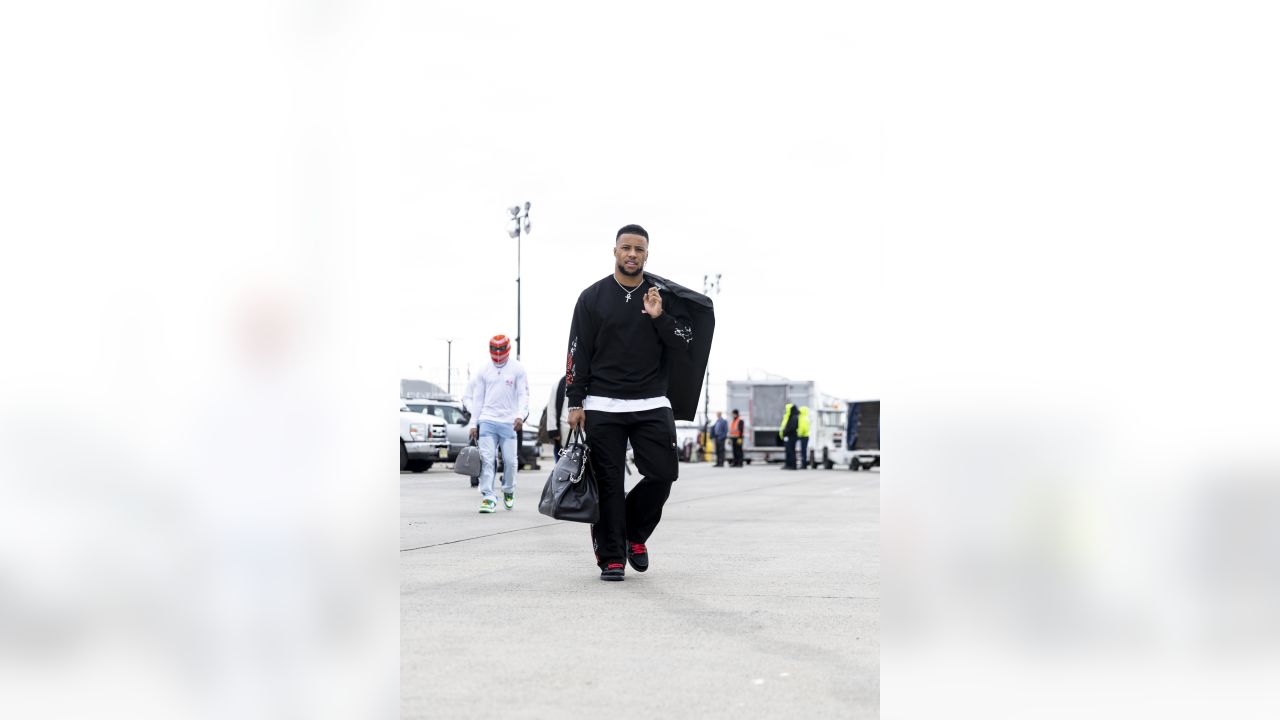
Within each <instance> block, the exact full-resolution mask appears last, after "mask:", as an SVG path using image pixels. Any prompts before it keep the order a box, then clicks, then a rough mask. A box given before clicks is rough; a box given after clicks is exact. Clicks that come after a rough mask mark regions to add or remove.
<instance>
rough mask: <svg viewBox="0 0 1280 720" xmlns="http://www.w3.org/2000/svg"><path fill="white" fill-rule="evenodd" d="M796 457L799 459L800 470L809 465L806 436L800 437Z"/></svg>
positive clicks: (807, 439)
mask: <svg viewBox="0 0 1280 720" xmlns="http://www.w3.org/2000/svg"><path fill="white" fill-rule="evenodd" d="M798 459H799V460H800V469H801V470H803V469H805V468H807V467H809V438H807V437H804V436H801V437H800V456H799V458H798Z"/></svg>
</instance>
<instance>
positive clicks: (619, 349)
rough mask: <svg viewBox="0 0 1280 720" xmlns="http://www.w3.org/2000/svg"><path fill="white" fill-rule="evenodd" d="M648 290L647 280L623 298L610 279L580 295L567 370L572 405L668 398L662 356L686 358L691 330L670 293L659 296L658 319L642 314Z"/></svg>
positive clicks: (611, 278) (677, 301) (566, 388)
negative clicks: (594, 399) (590, 397)
mask: <svg viewBox="0 0 1280 720" xmlns="http://www.w3.org/2000/svg"><path fill="white" fill-rule="evenodd" d="M652 286H653V284H652V283H651V282H650V281H649V279H648V278H647V277H646V278H645V281H644V283H643V284H641V285H640V287H637V288H636V289H635V290H632V291H631V299H630V300H627V299H626V296H627V291H626V290H623V289H622V288H621V287H619V285H618V282H617V280H615V279H614V277H613V275H609V276H607V277H605V278H603V279H601V280H600V281H599V282H597V283H594V284H593V285H591V286H590V287H588V288H587V289H586V290H583V291H582V294H580V295H579V296H578V303H577V305H575V306H574V308H573V323H572V325H570V327H569V357H568V359H567V361H566V366H565V395H566V396H567V397H568V399H569V406H570V407H582V399H583V398H585V397H586V396H587V395H595V396H599V397H609V398H618V399H622V400H634V399H638V398H648V397H660V396H661V397H665V396H666V394H667V362H666V361H667V355H666V353H673V352H680V353H686V354H687V353H688V352H689V343H690V342H691V341H692V339H693V330H692V328H690V326H689V322H688V320H687V319H686V318H685V317H684V315H683V313H682V312H681V309H680V306H679V300H678V299H677V298H675V297H674V296H673V295H672V294H671V293H670V292H662V293H661V294H662V315H660V316H659V317H658V318H657V319H656V320H655V319H654V318H652V317H650V316H649V314H648V313H646V312H645V311H644V294H645V293H647V292H648V291H649V288H650V287H652Z"/></svg>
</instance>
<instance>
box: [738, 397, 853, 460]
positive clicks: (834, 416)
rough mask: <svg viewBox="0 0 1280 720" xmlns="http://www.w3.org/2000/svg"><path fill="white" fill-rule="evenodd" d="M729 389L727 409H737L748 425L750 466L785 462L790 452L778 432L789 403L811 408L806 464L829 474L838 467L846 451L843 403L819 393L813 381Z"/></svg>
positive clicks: (745, 452) (746, 449) (744, 448)
mask: <svg viewBox="0 0 1280 720" xmlns="http://www.w3.org/2000/svg"><path fill="white" fill-rule="evenodd" d="M726 385H727V393H726V395H727V400H728V402H727V403H726V404H725V409H726V410H727V411H728V412H729V413H731V412H732V411H733V410H735V409H736V410H737V411H738V412H739V413H740V414H741V415H742V419H743V420H744V421H745V422H746V431H747V432H746V437H745V438H744V439H743V442H742V454H743V458H744V459H745V460H746V461H747V462H751V461H752V460H758V461H761V462H782V460H783V458H784V456H785V454H786V448H785V447H784V446H783V443H782V438H780V437H778V430H779V429H780V427H781V425H782V413H783V411H784V410H785V409H786V407H787V403H795V405H796V406H797V407H800V406H807V407H808V408H809V453H808V455H809V456H808V457H807V458H803V461H804V462H806V463H808V465H809V467H818V466H819V465H821V466H822V467H824V468H826V469H828V470H830V469H831V468H832V467H833V466H834V465H835V463H836V458H837V457H838V456H839V453H840V452H841V451H842V450H844V434H845V414H844V402H843V401H841V400H839V399H838V398H834V397H831V396H829V395H823V394H821V393H819V392H818V390H817V387H816V385H815V383H814V382H813V381H812V380H730V381H728V382H727V383H726ZM726 414H728V413H726ZM799 451H800V448H799V446H797V447H796V452H799Z"/></svg>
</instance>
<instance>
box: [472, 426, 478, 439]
mask: <svg viewBox="0 0 1280 720" xmlns="http://www.w3.org/2000/svg"><path fill="white" fill-rule="evenodd" d="M478 437H480V428H478V427H473V428H471V439H472V440H475V439H476V438H478Z"/></svg>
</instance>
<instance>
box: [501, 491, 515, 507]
mask: <svg viewBox="0 0 1280 720" xmlns="http://www.w3.org/2000/svg"><path fill="white" fill-rule="evenodd" d="M502 504H503V505H506V506H507V509H508V510H510V509H511V508H513V507H515V506H516V494H515V493H502Z"/></svg>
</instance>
